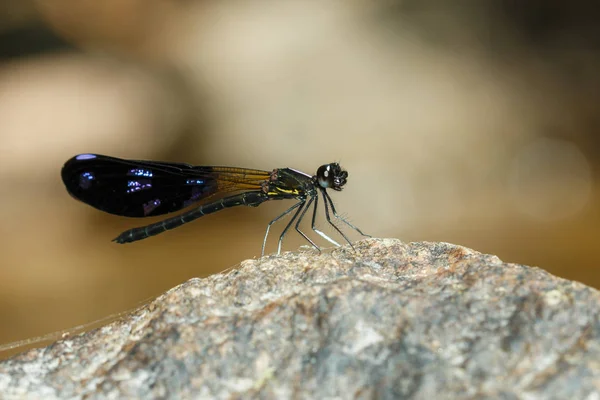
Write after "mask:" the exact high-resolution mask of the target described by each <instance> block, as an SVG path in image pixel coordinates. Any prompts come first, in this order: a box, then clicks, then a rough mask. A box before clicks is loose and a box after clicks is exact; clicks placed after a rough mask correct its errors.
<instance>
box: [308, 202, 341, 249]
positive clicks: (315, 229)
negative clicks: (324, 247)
mask: <svg viewBox="0 0 600 400" xmlns="http://www.w3.org/2000/svg"><path fill="white" fill-rule="evenodd" d="M314 199H315V206H314V208H313V215H312V226H311V228H312V230H313V231H315V232H317V233H318V234H319V235H321V237H322V238H323V239H325V240H327V241H328V242H330V243H331V244H333V245H334V246H337V247H340V244H339V243H338V242H336V241H335V240H333V239H332V238H330V237H329V236H327V235H326V234H325V233H323V232H321V231H320V230H318V229H317V227H316V226H315V221H316V219H317V208H318V205H319V194H318V193H317V195H316V196H315V197H314ZM325 202H326V204H327V200H325Z"/></svg>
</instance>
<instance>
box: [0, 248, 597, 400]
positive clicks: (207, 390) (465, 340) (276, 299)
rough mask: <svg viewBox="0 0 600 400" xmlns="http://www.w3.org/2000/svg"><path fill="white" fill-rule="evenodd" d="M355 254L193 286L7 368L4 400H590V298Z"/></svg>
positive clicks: (1, 372) (523, 273)
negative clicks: (297, 399) (279, 399)
mask: <svg viewBox="0 0 600 400" xmlns="http://www.w3.org/2000/svg"><path fill="white" fill-rule="evenodd" d="M355 248H356V251H352V250H351V249H350V248H349V247H343V248H341V249H337V250H334V251H330V252H324V253H320V254H319V253H318V252H315V251H308V252H299V253H286V254H283V255H282V256H268V257H265V258H263V259H259V260H249V261H245V262H243V263H242V264H241V266H240V268H239V269H237V270H233V271H231V272H228V273H225V274H217V275H213V276H210V277H208V278H206V279H191V280H189V281H188V282H186V283H184V284H182V285H180V286H178V287H176V288H174V289H172V290H170V291H169V292H167V293H165V294H164V295H162V296H160V297H158V298H157V299H156V300H155V301H153V302H151V303H149V304H147V305H146V306H144V307H142V308H140V309H139V310H137V311H135V312H134V313H132V314H130V315H129V316H127V317H125V318H122V319H121V320H119V321H116V322H114V323H111V324H109V325H107V326H105V327H102V328H99V329H97V330H94V331H91V332H89V333H85V334H82V335H79V336H76V337H73V338H68V339H65V340H61V341H58V342H56V343H54V344H52V345H51V346H49V347H46V348H43V349H35V350H31V351H28V352H26V353H23V354H20V355H18V356H15V357H13V358H11V359H8V360H6V361H3V362H1V363H0V393H1V394H2V395H1V396H2V398H22V397H24V398H44V399H52V398H84V397H85V398H144V399H148V398H249V397H252V398H267V399H271V398H273V399H275V398H314V399H333V398H336V399H337V398H364V399H368V398H382V399H397V398H409V399H444V398H452V399H461V398H503V399H536V398H544V399H552V398H556V399H598V398H600V323H599V312H600V294H599V292H598V291H596V290H594V289H592V288H589V287H586V286H585V285H582V284H580V283H576V282H570V281H566V280H563V279H560V278H557V277H554V276H552V275H550V274H548V273H546V272H544V271H543V270H540V269H538V268H531V267H527V266H523V265H517V264H507V263H503V262H502V261H500V260H499V259H498V258H497V257H495V256H490V255H484V254H481V253H478V252H476V251H473V250H470V249H467V248H464V247H460V246H455V245H451V244H447V243H408V244H407V243H402V242H400V241H399V240H394V239H369V240H364V241H361V242H357V243H356V244H355Z"/></svg>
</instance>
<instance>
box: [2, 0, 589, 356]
mask: <svg viewBox="0 0 600 400" xmlns="http://www.w3.org/2000/svg"><path fill="white" fill-rule="evenodd" d="M584 4H585V5H584ZM587 4H588V3H583V2H581V3H578V2H570V3H569V2H559V1H543V2H527V3H525V2H519V1H514V0H513V1H509V0H487V1H474V0H473V1H458V2H451V4H450V3H448V2H446V1H443V0H429V1H423V0H420V1H417V0H404V1H401V0H395V1H394V0H378V1H376V0H368V1H367V0H339V1H327V2H324V1H322V0H302V1H285V2H282V1H276V0H252V1H222V0H221V1H218V0H213V1H201V0H196V1H193V0H144V1H141V0H106V1H103V2H98V1H81V0H78V1H75V0H54V1H42V0H37V1H36V0H29V1H26V0H22V1H20V2H15V1H9V0H0V63H1V64H0V156H1V157H0V163H1V168H0V190H1V193H2V196H1V197H0V202H1V203H0V216H1V220H2V224H1V225H0V243H1V245H0V246H1V249H2V251H1V252H0V326H1V329H0V344H3V343H7V342H12V341H17V340H23V339H26V338H29V337H33V336H39V335H44V334H47V333H50V332H53V331H57V330H61V329H66V328H69V327H72V326H75V325H78V324H83V323H86V322H90V321H93V320H97V319H99V318H103V317H106V316H107V315H110V314H113V313H117V312H120V311H124V310H127V309H130V308H132V307H135V306H136V305H139V303H140V302H142V301H144V300H146V299H148V298H149V297H151V296H155V295H158V294H160V293H161V292H163V291H165V290H167V289H169V288H171V287H173V286H175V285H177V284H179V283H182V282H184V281H185V280H186V279H188V278H191V277H195V276H199V277H202V276H206V275H209V274H212V273H215V272H219V271H222V270H224V269H226V268H229V267H232V266H236V265H237V264H238V263H239V262H240V261H241V260H244V259H246V258H251V257H256V256H258V255H259V254H260V246H261V242H262V238H263V234H264V229H265V227H266V223H267V222H268V221H269V220H270V219H271V218H273V217H274V216H276V215H277V214H278V212H281V211H282V210H283V209H285V208H286V206H289V205H291V203H287V204H286V203H285V202H274V203H271V204H269V203H267V204H265V205H263V206H261V207H259V208H257V209H254V208H246V207H241V208H239V209H230V210H226V211H223V212H221V213H218V214H214V215H211V216H207V217H205V218H202V219H201V220H198V221H196V222H194V223H192V224H189V225H186V226H184V227H181V228H179V229H176V230H174V231H170V232H168V233H165V234H163V235H159V236H156V237H154V238H151V239H148V240H145V241H141V242H137V243H135V244H131V245H126V246H119V245H116V244H114V243H112V242H111V239H112V238H114V237H115V236H117V235H118V234H119V233H120V232H121V231H123V230H126V229H129V228H132V227H135V226H140V225H143V224H144V223H146V222H148V221H143V220H130V219H127V218H120V217H116V216H111V215H107V214H104V213H101V212H99V211H97V210H95V209H92V208H90V207H88V206H85V205H84V204H81V203H78V202H76V201H75V200H73V199H71V198H70V197H69V195H68V194H67V193H66V191H65V190H64V187H63V184H62V182H61V180H60V175H59V174H60V169H61V167H62V164H63V163H64V161H66V160H67V159H68V158H70V157H71V156H73V155H75V154H77V153H82V152H94V153H101V154H109V155H113V156H117V157H123V158H138V159H155V160H170V161H179V162H188V163H192V164H198V165H201V164H206V165H213V164H214V165H233V166H244V167H250V168H259V169H267V170H270V169H272V168H276V167H285V166H290V167H293V168H297V169H301V170H303V171H305V172H308V173H314V172H315V170H316V168H317V167H318V166H319V165H321V164H323V163H327V162H331V161H340V162H341V164H342V165H343V166H344V167H345V168H346V169H348V170H349V173H350V176H349V181H348V184H347V186H346V189H345V190H344V191H343V192H342V193H334V194H333V198H334V200H335V201H336V203H337V206H338V209H339V210H340V211H342V212H343V213H344V214H346V215H348V216H349V217H351V220H352V221H353V222H354V223H356V224H357V225H358V226H360V227H361V228H362V229H363V230H365V231H368V232H369V233H371V234H373V235H374V236H378V237H397V238H401V239H402V240H404V241H421V240H426V241H446V242H452V243H456V244H460V245H464V246H468V247H471V248H474V249H476V250H479V251H482V252H486V253H492V254H496V255H498V256H499V257H500V258H501V259H503V260H505V261H509V262H516V263H523V264H528V265H535V266H540V267H541V268H544V269H545V270H548V271H549V272H551V273H553V274H556V275H558V276H562V277H565V278H568V279H574V280H578V281H581V282H584V283H586V284H588V285H590V286H594V287H600V270H599V269H598V263H597V262H596V258H597V257H596V254H597V253H596V251H595V250H596V247H597V245H596V240H597V239H598V238H599V236H600V235H599V233H600V228H599V223H600V205H599V202H598V195H599V192H600V185H599V184H598V183H599V179H598V167H599V166H600V152H599V151H598V150H599V149H598V144H599V141H598V138H597V131H598V128H599V126H600V118H599V117H600V114H599V112H598V111H599V106H598V105H599V100H600V94H599V93H600V92H599V89H600V77H599V74H598V72H597V71H598V67H599V66H600V63H599V57H600V35H599V34H600V32H599V30H600V28H599V27H598V24H597V21H598V20H599V19H600V12H598V11H596V10H595V9H593V8H591V7H590V6H587ZM586 7H587V8H586ZM321 225H322V226H323V225H324V224H321ZM280 228H281V225H280ZM276 236H277V234H274V235H273V236H272V237H271V239H272V240H271V241H270V243H269V244H270V247H269V251H274V249H275V240H274V239H275V237H276ZM354 237H356V236H354ZM301 244H304V243H303V242H302V241H301V240H300V239H299V238H298V237H297V235H293V234H290V235H289V236H288V237H287V239H286V242H285V249H286V250H295V249H297V248H298V246H299V245H301ZM11 353H12V352H5V353H3V354H0V357H5V356H6V355H8V354H11Z"/></svg>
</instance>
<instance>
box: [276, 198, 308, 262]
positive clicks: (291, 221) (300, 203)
mask: <svg viewBox="0 0 600 400" xmlns="http://www.w3.org/2000/svg"><path fill="white" fill-rule="evenodd" d="M296 204H297V205H298V206H300V207H298V211H296V213H295V214H294V216H293V217H292V218H291V219H290V222H288V224H287V225H286V226H285V228H283V232H281V235H280V236H279V242H278V244H277V254H281V244H282V243H283V237H284V236H285V234H286V233H287V231H288V229H290V226H292V224H293V223H294V221H295V220H296V218H298V215H299V214H300V212H301V211H302V209H303V208H304V205H305V204H306V199H305V200H301V201H299V202H298V203H296Z"/></svg>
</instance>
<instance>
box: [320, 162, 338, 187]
mask: <svg viewBox="0 0 600 400" xmlns="http://www.w3.org/2000/svg"><path fill="white" fill-rule="evenodd" d="M317 182H318V183H319V186H321V187H322V188H325V189H327V188H330V187H333V186H334V174H333V171H332V170H331V164H325V165H321V166H320V167H319V169H318V170H317Z"/></svg>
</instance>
